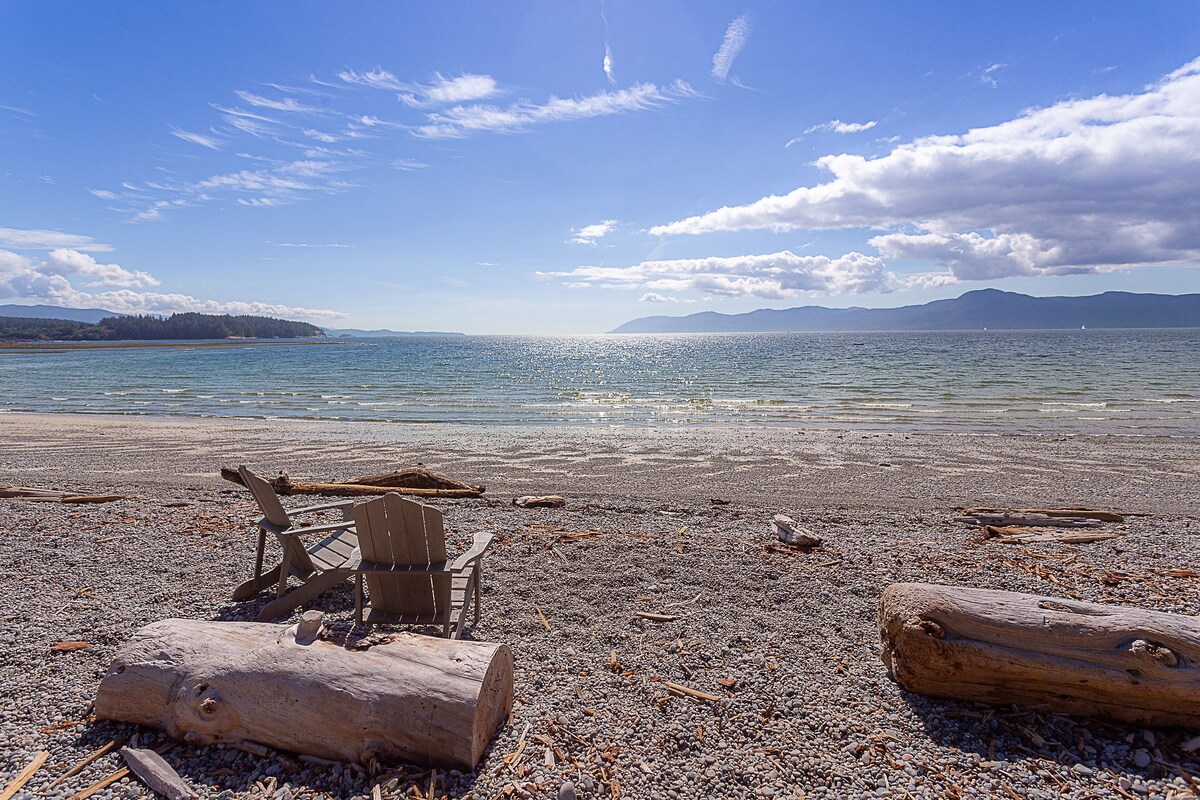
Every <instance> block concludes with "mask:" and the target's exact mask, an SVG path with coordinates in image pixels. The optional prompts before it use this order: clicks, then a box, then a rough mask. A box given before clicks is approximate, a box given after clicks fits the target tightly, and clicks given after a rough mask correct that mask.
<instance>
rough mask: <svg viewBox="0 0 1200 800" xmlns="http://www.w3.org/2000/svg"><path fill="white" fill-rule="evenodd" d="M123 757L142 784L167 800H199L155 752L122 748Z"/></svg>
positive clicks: (172, 768)
mask: <svg viewBox="0 0 1200 800" xmlns="http://www.w3.org/2000/svg"><path fill="white" fill-rule="evenodd" d="M121 757H122V758H124V759H125V763H126V764H128V765H129V770H130V772H132V773H133V774H134V775H136V776H138V777H139V778H140V779H141V781H142V783H144V784H146V785H147V786H149V787H150V788H151V789H153V790H154V791H156V792H158V793H159V794H161V795H164V796H165V797H166V798H167V800H195V798H197V796H198V795H197V794H196V793H195V792H193V791H192V790H191V789H190V788H188V785H187V784H186V783H184V782H183V778H181V777H179V773H178V772H176V771H175V768H174V767H172V766H171V765H170V764H168V763H167V761H166V759H164V758H163V757H162V756H160V755H159V754H158V753H156V752H154V751H153V750H138V749H134V748H132V747H122V748H121Z"/></svg>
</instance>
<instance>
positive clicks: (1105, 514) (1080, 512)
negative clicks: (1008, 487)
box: [963, 508, 1146, 522]
mask: <svg viewBox="0 0 1200 800" xmlns="http://www.w3.org/2000/svg"><path fill="white" fill-rule="evenodd" d="M963 513H964V514H966V515H967V516H973V515H975V514H1039V515H1041V516H1045V517H1077V518H1079V519H1095V520H1099V521H1101V522H1124V521H1125V517H1128V516H1146V515H1134V514H1127V513H1123V512H1117V511H1097V510H1095V509H1091V508H966V509H963Z"/></svg>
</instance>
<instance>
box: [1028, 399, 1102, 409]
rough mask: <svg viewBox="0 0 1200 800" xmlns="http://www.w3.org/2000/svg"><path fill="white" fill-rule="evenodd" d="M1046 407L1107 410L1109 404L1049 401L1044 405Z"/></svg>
mask: <svg viewBox="0 0 1200 800" xmlns="http://www.w3.org/2000/svg"><path fill="white" fill-rule="evenodd" d="M1042 405H1044V406H1074V407H1076V408H1107V407H1108V403H1067V402H1063V401H1055V400H1047V401H1045V402H1043V403H1042Z"/></svg>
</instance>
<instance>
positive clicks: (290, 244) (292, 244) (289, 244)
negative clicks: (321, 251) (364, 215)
mask: <svg viewBox="0 0 1200 800" xmlns="http://www.w3.org/2000/svg"><path fill="white" fill-rule="evenodd" d="M267 244H269V245H273V246H275V247H337V248H348V247H353V246H354V245H350V244H307V243H304V242H267Z"/></svg>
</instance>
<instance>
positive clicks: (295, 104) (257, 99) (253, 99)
mask: <svg viewBox="0 0 1200 800" xmlns="http://www.w3.org/2000/svg"><path fill="white" fill-rule="evenodd" d="M234 94H236V95H237V96H238V97H240V98H241V99H242V102H243V103H246V104H248V105H252V106H254V107H255V108H269V109H270V110H272V111H289V112H293V113H300V114H314V113H320V111H321V109H319V108H315V107H313V106H306V105H304V104H303V103H301V102H300V101H299V100H297V99H296V98H294V97H284V98H283V99H281V100H274V99H272V98H269V97H262V96H260V95H257V94H251V93H250V92H244V91H242V90H241V89H239V90H237V91H236V92H234Z"/></svg>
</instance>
